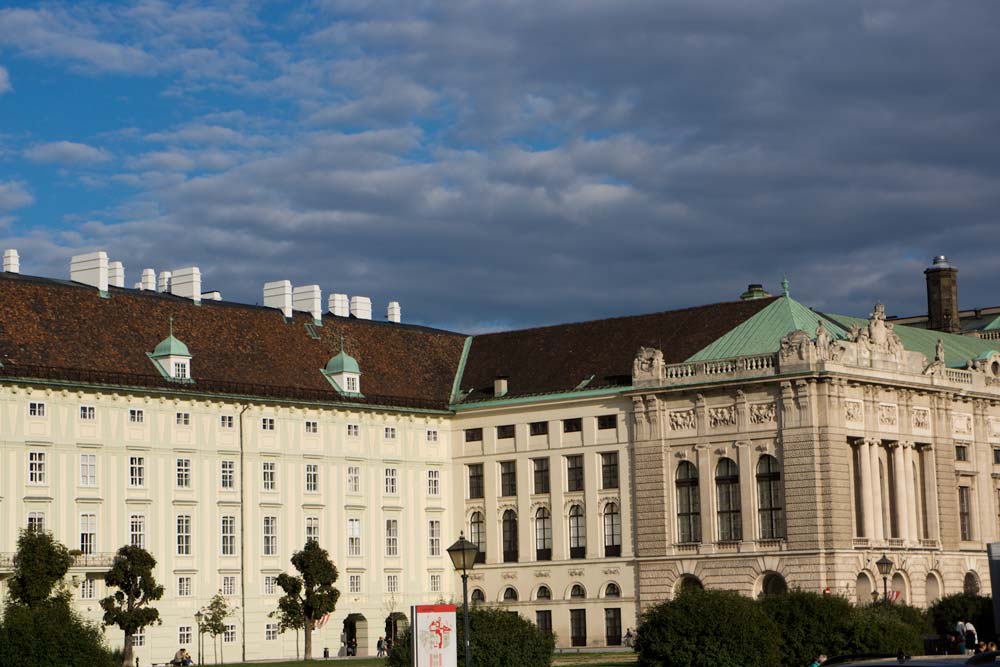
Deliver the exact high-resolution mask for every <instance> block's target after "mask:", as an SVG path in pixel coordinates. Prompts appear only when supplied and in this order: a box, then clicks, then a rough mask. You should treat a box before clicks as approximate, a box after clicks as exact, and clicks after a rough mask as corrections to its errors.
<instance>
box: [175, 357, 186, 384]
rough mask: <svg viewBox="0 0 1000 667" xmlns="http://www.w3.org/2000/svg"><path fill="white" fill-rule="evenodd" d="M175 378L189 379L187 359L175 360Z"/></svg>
mask: <svg viewBox="0 0 1000 667" xmlns="http://www.w3.org/2000/svg"><path fill="white" fill-rule="evenodd" d="M173 376H174V379H175V380H187V379H188V365H187V362H186V361H175V362H174V373H173Z"/></svg>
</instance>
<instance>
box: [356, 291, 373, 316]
mask: <svg viewBox="0 0 1000 667" xmlns="http://www.w3.org/2000/svg"><path fill="white" fill-rule="evenodd" d="M351 315H354V317H356V318H358V319H359V320H370V319H371V318H372V300H371V299H369V298H368V297H366V296H352V297H351Z"/></svg>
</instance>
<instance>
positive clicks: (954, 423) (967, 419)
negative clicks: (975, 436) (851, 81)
mask: <svg viewBox="0 0 1000 667" xmlns="http://www.w3.org/2000/svg"><path fill="white" fill-rule="evenodd" d="M951 428H952V430H953V431H954V432H955V434H956V435H972V415H969V414H965V413H962V412H959V413H956V414H954V415H952V417H951Z"/></svg>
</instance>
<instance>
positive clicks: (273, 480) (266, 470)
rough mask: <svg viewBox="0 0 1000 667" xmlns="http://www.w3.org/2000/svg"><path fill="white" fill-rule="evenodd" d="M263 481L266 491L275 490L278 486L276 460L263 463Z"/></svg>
mask: <svg viewBox="0 0 1000 667" xmlns="http://www.w3.org/2000/svg"><path fill="white" fill-rule="evenodd" d="M260 469H261V474H262V478H261V481H262V482H263V484H264V490H265V491H274V490H275V489H277V488H278V464H277V463H275V462H274V461H264V462H263V463H261V468H260Z"/></svg>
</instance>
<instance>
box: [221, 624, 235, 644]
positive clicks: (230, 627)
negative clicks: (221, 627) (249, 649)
mask: <svg viewBox="0 0 1000 667" xmlns="http://www.w3.org/2000/svg"><path fill="white" fill-rule="evenodd" d="M222 641H223V642H224V643H226V644H234V643H236V625H235V624H234V623H229V624H227V625H226V630H225V631H224V632H223V633H222Z"/></svg>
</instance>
